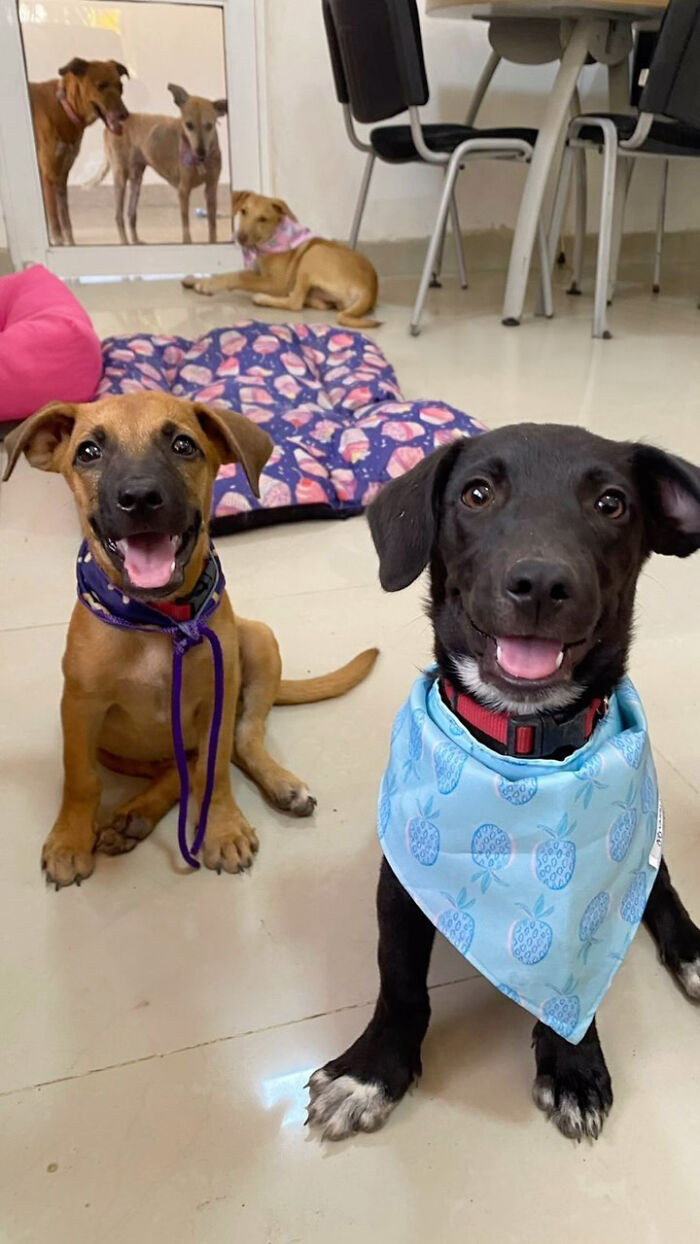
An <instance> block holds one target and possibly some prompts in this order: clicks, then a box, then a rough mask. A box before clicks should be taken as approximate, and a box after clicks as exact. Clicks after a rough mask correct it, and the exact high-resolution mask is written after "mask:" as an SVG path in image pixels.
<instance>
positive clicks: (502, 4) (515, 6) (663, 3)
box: [425, 0, 668, 20]
mask: <svg viewBox="0 0 700 1244" xmlns="http://www.w3.org/2000/svg"><path fill="white" fill-rule="evenodd" d="M667 5H668V0H425V8H426V12H427V13H429V14H430V15H431V16H433V17H552V16H555V17H596V16H597V15H600V16H603V17H613V16H616V15H620V16H624V17H629V18H630V19H634V18H638V19H640V20H641V19H642V18H645V17H654V16H655V15H657V14H659V13H663V11H664V9H666V8H667Z"/></svg>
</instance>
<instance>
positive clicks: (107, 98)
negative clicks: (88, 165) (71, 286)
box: [29, 56, 129, 246]
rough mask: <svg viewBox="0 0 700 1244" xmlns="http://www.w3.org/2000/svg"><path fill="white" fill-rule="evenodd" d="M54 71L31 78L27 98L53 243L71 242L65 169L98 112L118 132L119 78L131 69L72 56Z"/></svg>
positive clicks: (121, 114) (122, 111)
mask: <svg viewBox="0 0 700 1244" xmlns="http://www.w3.org/2000/svg"><path fill="white" fill-rule="evenodd" d="M58 72H59V74H60V77H59V78H51V79H50V81H48V82H30V83H29V100H30V103H31V108H32V118H33V121H34V136H35V139H36V149H37V156H38V159H39V172H40V175H41V187H42V190H43V194H44V206H45V207H46V215H47V217H48V222H49V238H50V241H51V244H52V245H53V246H64V245H65V246H73V245H74V242H73V229H72V226H71V222H70V213H69V211H68V174H69V173H70V171H71V169H72V167H73V165H74V163H75V161H76V159H77V156H78V152H79V151H80V144H81V143H82V141H83V134H84V132H85V129H86V127H87V126H88V125H92V123H93V121H97V119H98V117H99V119H100V120H101V121H103V122H104V124H105V125H106V126H107V129H108V130H111V132H112V133H114V134H119V133H121V126H122V123H123V122H124V121H125V120H126V118H127V117H128V115H129V114H128V112H127V110H126V108H125V106H124V103H123V100H122V78H123V77H127V78H128V76H129V71H128V69H127V68H126V65H120V64H119V62H118V61H116V60H89V61H88V60H83V59H82V57H80V56H75V57H74V58H73V60H72V61H70V62H69V64H67V65H64V66H63V69H59V71H58Z"/></svg>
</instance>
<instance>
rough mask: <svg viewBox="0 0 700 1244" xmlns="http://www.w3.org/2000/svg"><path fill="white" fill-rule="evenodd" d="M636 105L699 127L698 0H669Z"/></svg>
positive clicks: (699, 59) (699, 49)
mask: <svg viewBox="0 0 700 1244" xmlns="http://www.w3.org/2000/svg"><path fill="white" fill-rule="evenodd" d="M639 107H640V110H641V111H642V112H654V113H656V114H657V115H659V116H664V117H670V118H671V119H672V120H674V121H682V122H684V123H685V124H686V125H693V126H697V127H698V128H700V0H670V3H669V6H668V9H667V10H666V15H665V17H664V21H663V25H662V27H661V31H660V34H659V39H658V43H657V45H656V50H655V52H654V56H653V58H652V62H651V65H650V67H649V74H648V77H647V80H646V84H645V86H644V89H643V91H642V94H641V97H640V100H639Z"/></svg>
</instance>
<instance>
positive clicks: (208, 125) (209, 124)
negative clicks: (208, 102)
mask: <svg viewBox="0 0 700 1244" xmlns="http://www.w3.org/2000/svg"><path fill="white" fill-rule="evenodd" d="M204 128H205V130H213V128H214V122H213V121H207V123H206V125H205V126H204Z"/></svg>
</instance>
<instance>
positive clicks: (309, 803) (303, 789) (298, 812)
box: [275, 782, 317, 816]
mask: <svg viewBox="0 0 700 1244" xmlns="http://www.w3.org/2000/svg"><path fill="white" fill-rule="evenodd" d="M316 802H317V801H316V799H314V796H313V795H312V794H311V791H310V790H309V788H308V786H304V784H303V782H285V783H284V784H283V785H282V786H281V787H280V788H279V789H278V790H277V791H276V792H275V803H276V804H277V807H278V808H281V809H282V811H283V812H291V813H292V816H311V814H312V812H313V811H314V808H315V807H316Z"/></svg>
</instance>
